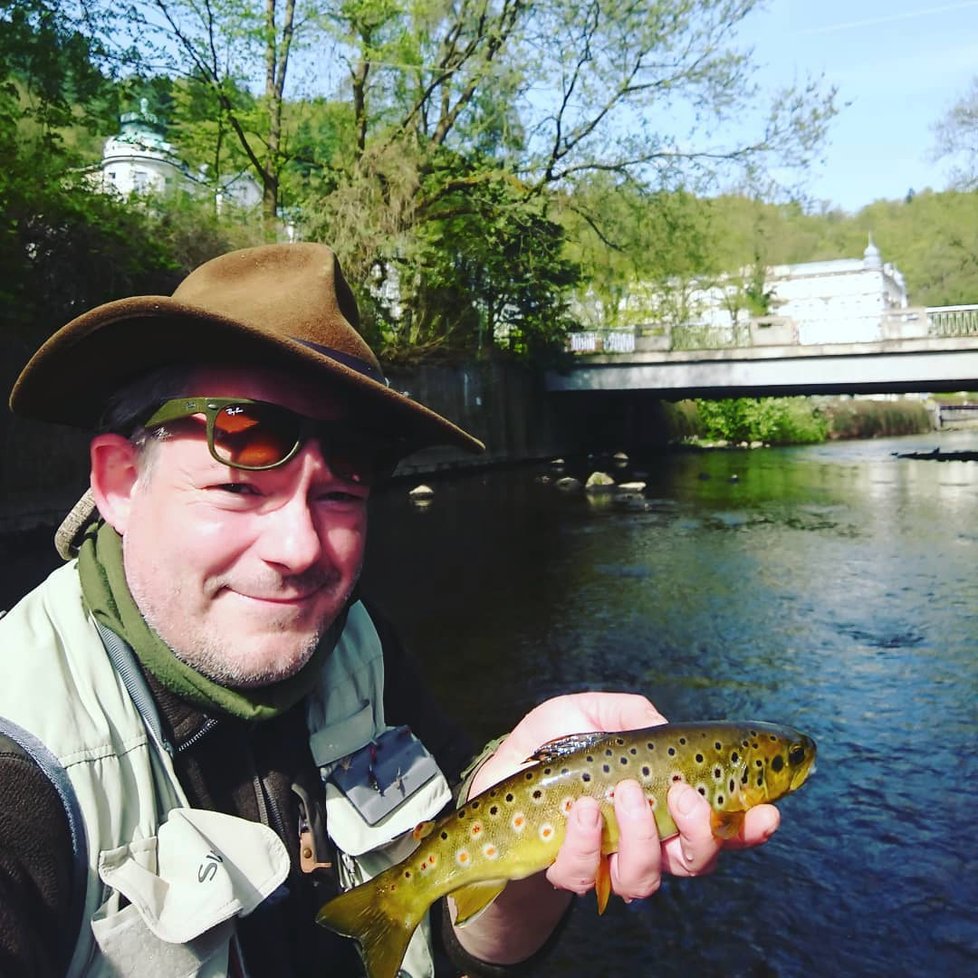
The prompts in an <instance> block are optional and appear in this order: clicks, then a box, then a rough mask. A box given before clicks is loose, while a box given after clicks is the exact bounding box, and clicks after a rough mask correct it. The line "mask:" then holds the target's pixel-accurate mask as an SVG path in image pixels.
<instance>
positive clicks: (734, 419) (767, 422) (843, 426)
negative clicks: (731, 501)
mask: <svg viewBox="0 0 978 978" xmlns="http://www.w3.org/2000/svg"><path fill="white" fill-rule="evenodd" d="M670 415H671V417H670V422H671V424H672V426H673V428H674V439H675V440H676V441H688V442H694V443H698V442H710V443H717V442H719V443H726V444H744V443H746V444H757V443H763V444H765V445H807V444H814V443H818V442H823V441H827V440H834V439H854V438H881V437H886V436H891V435H914V434H920V433H923V432H925V431H930V430H932V429H933V421H932V417H931V413H930V411H929V410H928V408H927V405H926V402H924V401H920V400H917V399H910V398H906V399H903V398H901V399H899V400H893V401H875V400H861V399H860V400H856V399H854V398H849V397H838V398H827V397H761V398H753V397H738V398H730V399H727V400H723V401H707V400H695V401H681V402H679V403H678V404H674V405H672V406H671V411H670Z"/></svg>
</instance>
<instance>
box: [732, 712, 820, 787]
mask: <svg viewBox="0 0 978 978" xmlns="http://www.w3.org/2000/svg"><path fill="white" fill-rule="evenodd" d="M744 748H745V761H746V765H745V769H744V772H743V779H744V796H745V797H746V798H747V799H748V800H749V803H750V804H751V805H757V804H760V803H762V802H771V801H776V800H777V799H778V798H781V797H782V796H783V795H786V794H789V793H790V792H792V791H796V790H797V789H798V788H800V787H801V786H802V785H803V784H804V783H805V780H806V779H807V778H808V776H809V775H810V774H811V773H812V771H814V770H815V754H816V747H815V741H814V740H812V738H811V737H809V736H808V735H807V734H803V733H800V732H799V731H797V730H793V729H792V728H791V727H785V726H781V725H775V724H761V723H759V724H755V725H753V726H752V728H751V729H750V731H749V736H748V738H747V739H745V741H744Z"/></svg>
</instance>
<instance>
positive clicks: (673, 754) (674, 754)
mask: <svg viewBox="0 0 978 978" xmlns="http://www.w3.org/2000/svg"><path fill="white" fill-rule="evenodd" d="M669 756H670V757H675V756H676V748H675V747H670V748H669Z"/></svg>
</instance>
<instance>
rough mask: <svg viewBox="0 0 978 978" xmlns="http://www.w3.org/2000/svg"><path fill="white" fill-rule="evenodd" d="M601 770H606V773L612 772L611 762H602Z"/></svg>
mask: <svg viewBox="0 0 978 978" xmlns="http://www.w3.org/2000/svg"><path fill="white" fill-rule="evenodd" d="M601 770H602V771H604V773H605V774H611V765H610V764H602V765H601Z"/></svg>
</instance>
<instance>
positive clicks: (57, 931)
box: [0, 738, 76, 978]
mask: <svg viewBox="0 0 978 978" xmlns="http://www.w3.org/2000/svg"><path fill="white" fill-rule="evenodd" d="M73 863H74V853H73V849H72V845H71V834H70V831H69V826H68V817H67V815H66V814H65V810H64V806H63V804H62V801H61V798H60V797H59V795H58V793H57V791H56V790H55V788H54V786H53V785H52V784H51V782H50V780H49V779H48V777H47V775H45V774H44V772H43V771H42V770H41V769H40V768H39V767H38V766H37V764H36V763H35V762H34V761H33V760H32V759H31V758H30V757H29V756H28V755H27V754H26V753H25V752H24V751H22V750H21V749H20V748H19V746H18V745H17V744H15V743H13V742H12V741H9V740H7V739H6V738H0V978H47V976H60V975H63V974H64V971H65V969H66V967H67V964H68V960H69V957H70V954H71V950H72V949H73V947H74V943H75V936H76V935H75V934H73V933H71V934H69V933H66V932H67V931H68V930H70V927H69V926H68V924H67V922H68V921H69V920H70V918H71V909H72V870H73Z"/></svg>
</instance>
